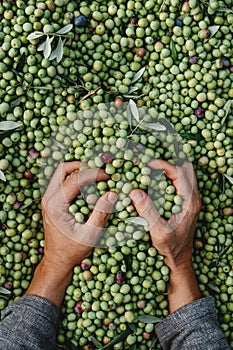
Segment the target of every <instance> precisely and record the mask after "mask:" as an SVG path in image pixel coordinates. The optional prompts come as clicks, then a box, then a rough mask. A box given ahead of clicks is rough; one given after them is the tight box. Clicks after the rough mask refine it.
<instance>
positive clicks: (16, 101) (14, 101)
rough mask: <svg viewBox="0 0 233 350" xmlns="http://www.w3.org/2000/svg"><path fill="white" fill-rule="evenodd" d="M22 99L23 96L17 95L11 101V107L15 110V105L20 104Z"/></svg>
mask: <svg viewBox="0 0 233 350" xmlns="http://www.w3.org/2000/svg"><path fill="white" fill-rule="evenodd" d="M21 101H22V96H19V97H17V98H16V99H14V100H13V101H12V102H11V105H10V109H11V110H13V109H14V108H15V107H17V106H19V105H20V103H21Z"/></svg>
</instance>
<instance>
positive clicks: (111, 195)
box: [108, 192, 117, 203]
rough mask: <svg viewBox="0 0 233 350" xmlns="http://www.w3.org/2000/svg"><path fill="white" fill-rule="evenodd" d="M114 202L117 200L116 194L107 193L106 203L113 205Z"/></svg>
mask: <svg viewBox="0 0 233 350" xmlns="http://www.w3.org/2000/svg"><path fill="white" fill-rule="evenodd" d="M116 200H117V193H116V192H109V194H108V201H109V202H112V203H114V202H116Z"/></svg>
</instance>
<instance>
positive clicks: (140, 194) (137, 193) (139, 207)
mask: <svg viewBox="0 0 233 350" xmlns="http://www.w3.org/2000/svg"><path fill="white" fill-rule="evenodd" d="M129 197H130V198H131V200H132V202H133V205H134V207H135V209H136V211H137V212H138V214H139V215H140V216H142V217H143V218H144V219H146V220H147V222H148V226H149V229H152V228H153V227H154V225H155V224H157V225H163V226H164V221H165V220H164V219H163V218H161V216H160V214H159V212H158V211H157V209H156V208H155V206H154V203H153V202H152V200H151V198H150V197H149V196H148V195H147V194H146V193H145V192H144V191H142V190H133V191H132V192H130V195H129Z"/></svg>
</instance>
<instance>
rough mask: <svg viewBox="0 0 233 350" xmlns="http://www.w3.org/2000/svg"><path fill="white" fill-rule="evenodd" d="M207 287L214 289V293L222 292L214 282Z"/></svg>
mask: <svg viewBox="0 0 233 350" xmlns="http://www.w3.org/2000/svg"><path fill="white" fill-rule="evenodd" d="M207 286H208V287H209V288H210V289H212V290H213V291H214V292H217V293H221V290H220V289H219V288H218V286H216V284H215V283H213V282H208V283H207Z"/></svg>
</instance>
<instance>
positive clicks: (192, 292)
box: [168, 263, 201, 313]
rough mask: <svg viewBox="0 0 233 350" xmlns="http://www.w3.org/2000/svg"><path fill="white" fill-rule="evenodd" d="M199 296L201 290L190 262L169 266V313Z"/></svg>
mask: <svg viewBox="0 0 233 350" xmlns="http://www.w3.org/2000/svg"><path fill="white" fill-rule="evenodd" d="M199 298H201V292H200V289H199V287H198V283H197V281H196V276H195V273H194V270H193V267H192V265H191V263H190V264H186V265H185V266H178V267H171V268H170V279H169V282H168V302H169V310H170V313H172V312H174V311H176V310H177V309H179V308H181V307H182V306H185V305H186V304H188V303H190V302H192V301H194V300H196V299H199Z"/></svg>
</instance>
